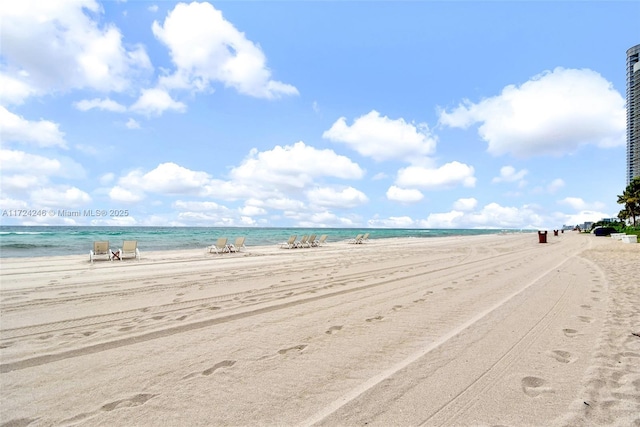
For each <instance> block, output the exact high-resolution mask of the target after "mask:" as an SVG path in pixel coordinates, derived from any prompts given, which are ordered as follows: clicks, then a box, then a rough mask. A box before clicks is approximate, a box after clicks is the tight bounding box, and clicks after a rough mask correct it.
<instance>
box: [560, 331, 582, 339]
mask: <svg viewBox="0 0 640 427" xmlns="http://www.w3.org/2000/svg"><path fill="white" fill-rule="evenodd" d="M562 332H563V333H564V334H565V335H566V336H568V337H569V338H573V337H575V336H577V335H578V331H576V330H575V329H563V330H562Z"/></svg>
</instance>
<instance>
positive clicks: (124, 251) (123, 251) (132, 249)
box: [116, 240, 140, 261]
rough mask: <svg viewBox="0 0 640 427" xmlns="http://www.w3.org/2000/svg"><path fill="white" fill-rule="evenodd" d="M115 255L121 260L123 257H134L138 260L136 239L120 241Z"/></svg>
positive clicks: (138, 252) (138, 253)
mask: <svg viewBox="0 0 640 427" xmlns="http://www.w3.org/2000/svg"><path fill="white" fill-rule="evenodd" d="M116 255H117V256H118V257H119V258H120V261H122V260H123V259H124V258H135V259H137V260H138V261H140V251H139V250H138V241H137V240H125V241H124V242H122V247H121V248H120V249H118V252H117V253H116Z"/></svg>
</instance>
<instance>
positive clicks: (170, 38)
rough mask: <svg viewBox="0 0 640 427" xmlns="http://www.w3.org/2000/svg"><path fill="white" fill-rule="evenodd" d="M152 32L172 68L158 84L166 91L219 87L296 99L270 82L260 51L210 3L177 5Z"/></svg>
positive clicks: (282, 86)
mask: <svg viewBox="0 0 640 427" xmlns="http://www.w3.org/2000/svg"><path fill="white" fill-rule="evenodd" d="M152 30H153V34H154V35H155V36H156V38H158V40H160V41H161V42H162V43H164V44H165V45H166V46H167V47H168V48H169V51H170V54H171V59H172V60H173V63H174V64H175V66H176V70H175V73H174V74H173V75H171V76H168V77H166V78H164V79H162V81H161V84H162V85H163V86H165V87H167V88H182V89H187V88H188V89H196V90H204V89H207V88H208V87H209V84H210V82H212V81H218V82H221V83H223V84H224V85H225V86H230V87H233V88H234V89H236V90H237V91H238V92H240V93H243V94H246V95H250V96H255V97H260V98H278V97H280V96H282V95H296V94H297V93H298V90H297V89H296V88H295V87H293V86H291V85H289V84H285V83H281V82H279V81H275V80H272V79H271V71H270V70H269V69H268V68H267V66H266V58H265V55H264V53H263V52H262V50H261V49H260V48H259V47H258V46H257V45H255V44H254V43H253V42H251V41H249V40H247V38H246V37H245V35H244V33H242V32H240V31H238V30H237V29H236V28H235V27H234V26H233V24H231V23H230V22H229V21H227V20H225V19H224V17H223V16H222V12H220V11H219V10H217V9H216V8H214V7H213V6H212V5H211V4H210V3H197V2H193V3H190V4H185V3H179V4H178V5H177V6H176V7H175V8H174V9H173V10H172V11H171V12H170V13H169V14H168V15H167V17H166V18H165V20H164V23H162V24H160V23H158V22H157V21H155V22H154V23H153V26H152ZM194 47H197V48H194Z"/></svg>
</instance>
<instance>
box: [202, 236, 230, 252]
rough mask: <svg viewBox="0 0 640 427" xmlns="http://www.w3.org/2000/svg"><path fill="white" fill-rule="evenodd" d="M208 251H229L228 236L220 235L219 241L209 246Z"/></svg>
mask: <svg viewBox="0 0 640 427" xmlns="http://www.w3.org/2000/svg"><path fill="white" fill-rule="evenodd" d="M207 251H208V252H209V253H213V252H215V253H217V254H223V253H225V252H229V246H228V245H227V238H226V237H220V238H219V239H218V240H217V241H216V244H215V245H211V246H208V247H207Z"/></svg>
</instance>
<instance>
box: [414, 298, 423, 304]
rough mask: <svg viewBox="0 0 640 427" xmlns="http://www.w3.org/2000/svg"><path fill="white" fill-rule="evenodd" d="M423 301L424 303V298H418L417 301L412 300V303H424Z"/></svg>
mask: <svg viewBox="0 0 640 427" xmlns="http://www.w3.org/2000/svg"><path fill="white" fill-rule="evenodd" d="M425 301H426V299H424V298H418V299H415V300H413V302H414V303H418V302H425Z"/></svg>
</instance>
